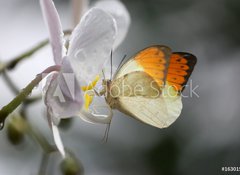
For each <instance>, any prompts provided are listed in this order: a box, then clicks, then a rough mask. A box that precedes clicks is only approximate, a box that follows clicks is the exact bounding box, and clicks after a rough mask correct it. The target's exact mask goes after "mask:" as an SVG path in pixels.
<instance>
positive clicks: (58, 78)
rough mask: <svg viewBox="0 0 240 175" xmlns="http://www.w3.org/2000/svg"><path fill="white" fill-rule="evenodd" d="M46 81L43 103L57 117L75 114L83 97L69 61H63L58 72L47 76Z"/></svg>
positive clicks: (80, 105) (81, 103)
mask: <svg viewBox="0 0 240 175" xmlns="http://www.w3.org/2000/svg"><path fill="white" fill-rule="evenodd" d="M64 60H65V59H64ZM47 81H48V82H49V81H50V83H48V87H47V91H46V95H45V104H46V106H47V107H49V108H51V109H52V113H53V116H55V117H57V118H68V117H73V116H76V115H77V114H78V113H79V111H80V109H81V108H82V105H83V97H82V93H81V89H80V86H79V84H78V82H77V80H76V79H75V77H74V74H73V73H72V70H71V68H70V67H69V63H67V62H66V61H63V65H62V70H61V71H60V73H55V74H54V75H53V76H52V77H48V80H47Z"/></svg>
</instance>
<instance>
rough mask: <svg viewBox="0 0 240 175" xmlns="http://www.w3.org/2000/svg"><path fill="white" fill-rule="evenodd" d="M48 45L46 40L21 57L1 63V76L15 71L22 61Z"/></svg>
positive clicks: (67, 32) (67, 31) (66, 31)
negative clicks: (5, 72) (8, 71)
mask: <svg viewBox="0 0 240 175" xmlns="http://www.w3.org/2000/svg"><path fill="white" fill-rule="evenodd" d="M63 33H64V35H70V34H71V33H72V31H71V30H65V31H64V32H63ZM48 43H49V40H48V39H45V40H43V41H42V42H40V43H38V44H37V45H35V46H34V47H32V48H31V49H29V50H28V51H26V52H24V53H22V54H21V55H19V56H17V57H15V58H12V59H10V61H8V62H6V63H1V64H0V74H1V73H3V72H4V71H5V70H12V69H14V68H15V67H16V65H17V64H18V63H20V62H21V61H23V60H25V59H27V58H29V57H30V56H32V55H33V54H34V53H35V52H36V51H38V50H40V49H41V48H43V47H44V46H46V45H47V44H48Z"/></svg>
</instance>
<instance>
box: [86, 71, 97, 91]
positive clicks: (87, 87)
mask: <svg viewBox="0 0 240 175" xmlns="http://www.w3.org/2000/svg"><path fill="white" fill-rule="evenodd" d="M99 79H100V76H99V75H97V76H96V78H95V79H94V80H93V81H92V82H91V83H90V84H89V85H88V86H83V87H82V90H83V91H84V92H86V91H88V90H92V89H93V88H94V87H95V86H96V84H97V82H98V81H99Z"/></svg>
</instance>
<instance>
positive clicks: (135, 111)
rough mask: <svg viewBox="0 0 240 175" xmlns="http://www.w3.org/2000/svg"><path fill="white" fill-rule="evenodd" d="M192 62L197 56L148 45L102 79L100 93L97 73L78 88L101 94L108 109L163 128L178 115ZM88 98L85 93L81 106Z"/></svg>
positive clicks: (86, 104)
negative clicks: (97, 88)
mask: <svg viewBox="0 0 240 175" xmlns="http://www.w3.org/2000/svg"><path fill="white" fill-rule="evenodd" d="M196 62H197V58H196V57H195V56H194V55H192V54H190V53H186V52H173V53H172V52H171V49H170V48H169V47H167V46H164V45H155V46H150V47H147V48H145V49H143V50H141V51H140V52H138V53H137V54H135V55H134V56H133V57H131V58H130V59H129V60H128V61H126V62H125V63H123V64H122V65H121V66H120V67H119V68H118V69H117V71H116V73H115V74H114V76H113V78H112V79H109V80H106V79H103V81H102V85H103V89H102V90H101V91H100V92H96V91H95V90H94V87H95V86H96V84H97V82H98V80H99V79H100V77H99V76H97V77H96V79H95V80H94V81H93V82H92V83H91V84H90V85H89V86H87V87H83V88H82V89H83V91H90V90H94V91H95V94H96V95H98V96H104V97H105V100H106V103H107V104H108V105H109V107H110V108H111V109H117V110H119V111H120V112H122V113H124V114H126V115H128V116H130V117H133V118H135V119H137V120H139V121H141V122H143V123H146V124H148V125H151V126H154V127H157V128H166V127H168V126H170V125H171V124H172V123H173V122H174V121H175V120H176V119H177V118H178V117H179V115H180V114H181V111H182V99H181V93H182V91H183V90H184V88H185V86H186V84H187V81H188V79H189V77H190V76H191V74H192V71H193V69H194V66H195V64H196ZM92 99H93V96H92V95H89V94H86V95H85V108H88V107H89V105H90V104H91V102H92Z"/></svg>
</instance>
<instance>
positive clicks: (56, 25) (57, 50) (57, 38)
mask: <svg viewBox="0 0 240 175" xmlns="http://www.w3.org/2000/svg"><path fill="white" fill-rule="evenodd" d="M40 4H41V8H42V13H43V17H44V20H45V23H46V24H47V26H48V31H49V35H50V43H51V45H52V51H53V57H54V61H55V63H56V64H57V65H60V64H61V61H62V58H63V56H64V55H65V54H66V49H65V47H64V42H65V41H64V38H63V36H64V35H63V32H62V26H61V22H60V18H59V16H58V12H57V10H56V8H55V5H54V3H53V1H52V0H40Z"/></svg>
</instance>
